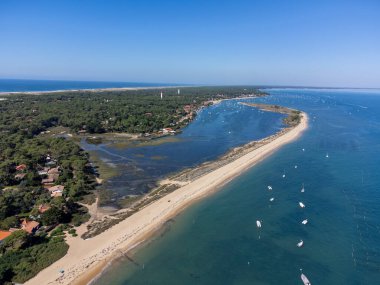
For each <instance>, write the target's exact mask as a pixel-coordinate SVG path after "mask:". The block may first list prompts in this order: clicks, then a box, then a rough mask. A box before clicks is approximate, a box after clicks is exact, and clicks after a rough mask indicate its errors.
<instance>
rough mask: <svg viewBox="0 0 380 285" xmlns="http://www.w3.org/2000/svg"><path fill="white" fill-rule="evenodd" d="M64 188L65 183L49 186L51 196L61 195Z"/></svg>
mask: <svg viewBox="0 0 380 285" xmlns="http://www.w3.org/2000/svg"><path fill="white" fill-rule="evenodd" d="M64 189H65V186H63V185H55V186H52V187H49V188H48V190H49V192H50V196H51V197H61V196H62V194H63V190H64Z"/></svg>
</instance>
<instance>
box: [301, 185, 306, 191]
mask: <svg viewBox="0 0 380 285" xmlns="http://www.w3.org/2000/svg"><path fill="white" fill-rule="evenodd" d="M303 192H305V186H304V185H303V183H302V188H301V193H303Z"/></svg>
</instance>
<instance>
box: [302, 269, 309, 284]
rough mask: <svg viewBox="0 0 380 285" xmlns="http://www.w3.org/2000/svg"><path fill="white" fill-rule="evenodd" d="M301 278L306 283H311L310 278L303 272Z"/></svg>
mask: <svg viewBox="0 0 380 285" xmlns="http://www.w3.org/2000/svg"><path fill="white" fill-rule="evenodd" d="M301 272H302V270H301ZM301 280H302V282H303V284H304V285H311V283H310V281H309V279H307V277H306V275H305V274H303V273H301Z"/></svg>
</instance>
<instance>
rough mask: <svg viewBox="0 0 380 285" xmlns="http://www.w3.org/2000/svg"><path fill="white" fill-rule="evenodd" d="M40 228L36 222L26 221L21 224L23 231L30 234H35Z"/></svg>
mask: <svg viewBox="0 0 380 285" xmlns="http://www.w3.org/2000/svg"><path fill="white" fill-rule="evenodd" d="M39 227H40V223H38V222H36V221H27V220H26V219H24V220H23V221H22V223H21V229H22V230H24V231H26V232H27V233H29V234H33V233H34V232H35V231H36V230H38V228H39Z"/></svg>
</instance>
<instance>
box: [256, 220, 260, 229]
mask: <svg viewBox="0 0 380 285" xmlns="http://www.w3.org/2000/svg"><path fill="white" fill-rule="evenodd" d="M256 225H257V227H258V228H261V222H260V221H259V220H257V221H256Z"/></svg>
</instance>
